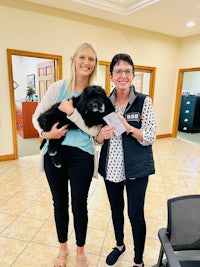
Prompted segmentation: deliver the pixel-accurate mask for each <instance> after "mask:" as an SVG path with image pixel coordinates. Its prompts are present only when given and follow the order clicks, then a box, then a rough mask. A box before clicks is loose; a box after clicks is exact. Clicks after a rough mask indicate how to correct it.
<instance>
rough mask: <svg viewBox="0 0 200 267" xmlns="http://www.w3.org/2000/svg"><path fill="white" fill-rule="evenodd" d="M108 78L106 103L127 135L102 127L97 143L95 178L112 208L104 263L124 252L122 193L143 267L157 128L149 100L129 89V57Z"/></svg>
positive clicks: (119, 59) (137, 262)
mask: <svg viewBox="0 0 200 267" xmlns="http://www.w3.org/2000/svg"><path fill="white" fill-rule="evenodd" d="M110 78H111V81H112V82H113V83H114V85H115V88H114V90H113V91H112V93H111V95H110V99H111V101H112V103H113V105H114V107H115V111H116V113H117V114H118V116H119V118H120V120H121V122H122V123H123V125H124V128H125V132H124V133H122V134H121V135H119V136H116V135H115V134H114V130H115V128H114V127H113V126H108V125H107V126H105V127H103V128H102V129H101V131H100V132H99V134H98V135H97V137H96V141H97V142H98V143H100V144H102V148H101V154H100V160H99V173H100V175H101V176H103V178H104V180H105V186H106V191H107V195H108V199H109V202H110V207H111V212H112V221H113V227H114V233H115V239H116V247H114V248H113V249H112V251H111V252H110V254H109V255H108V256H107V258H106V264H107V266H114V265H115V263H116V262H117V260H118V259H119V257H120V256H121V255H122V254H123V253H124V252H125V250H126V247H125V243H124V188H125V189H126V194H127V205H128V217H129V220H130V223H131V227H132V235H133V242H134V259H133V261H134V263H133V267H143V266H144V262H143V253H144V246H145V238H146V223H145V217H144V202H145V193H146V189H147V184H148V179H149V175H151V174H154V173H155V168H154V159H153V152H152V144H153V143H154V141H155V139H156V122H155V116H154V111H153V106H152V100H151V98H150V97H149V96H147V95H144V94H141V93H138V92H136V91H135V88H134V86H133V79H134V64H133V61H132V59H131V57H130V56H129V55H127V54H117V55H115V56H114V57H113V59H112V61H111V64H110Z"/></svg>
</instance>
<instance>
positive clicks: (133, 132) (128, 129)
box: [118, 114, 143, 141]
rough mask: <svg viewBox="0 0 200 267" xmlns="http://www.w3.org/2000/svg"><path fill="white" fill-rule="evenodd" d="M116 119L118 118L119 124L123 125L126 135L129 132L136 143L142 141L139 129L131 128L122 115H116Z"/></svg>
mask: <svg viewBox="0 0 200 267" xmlns="http://www.w3.org/2000/svg"><path fill="white" fill-rule="evenodd" d="M118 117H119V118H120V120H121V122H122V123H123V125H124V127H125V128H126V133H127V134H129V133H130V132H131V135H132V137H134V138H135V139H137V140H138V141H143V134H142V131H141V130H140V129H138V128H135V127H133V126H131V125H130V124H129V123H128V122H127V120H126V119H125V118H124V117H123V116H122V115H119V114H118Z"/></svg>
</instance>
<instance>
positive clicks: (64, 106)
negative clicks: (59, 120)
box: [58, 100, 102, 137]
mask: <svg viewBox="0 0 200 267" xmlns="http://www.w3.org/2000/svg"><path fill="white" fill-rule="evenodd" d="M58 108H59V109H60V110H61V111H62V112H65V113H66V114H67V118H68V119H70V120H71V121H72V122H74V123H75V124H76V125H77V126H78V128H79V129H81V130H82V131H84V132H85V133H87V134H89V135H91V136H93V137H95V136H96V135H97V134H98V133H99V131H100V130H101V128H102V125H97V126H93V127H90V128H89V127H88V126H86V124H85V122H84V120H83V118H82V116H81V114H80V113H79V112H78V110H77V109H76V108H74V107H73V101H72V100H63V101H62V102H61V104H60V105H59V107H58Z"/></svg>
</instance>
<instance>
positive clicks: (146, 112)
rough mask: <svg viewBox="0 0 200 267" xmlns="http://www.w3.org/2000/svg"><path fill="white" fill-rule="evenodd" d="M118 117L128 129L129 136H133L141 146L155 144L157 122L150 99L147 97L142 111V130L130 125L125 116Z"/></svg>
mask: <svg viewBox="0 0 200 267" xmlns="http://www.w3.org/2000/svg"><path fill="white" fill-rule="evenodd" d="M118 116H119V118H120V119H121V121H122V123H123V124H124V126H125V128H126V132H127V134H131V136H132V137H133V138H135V139H137V140H138V142H139V143H140V144H141V145H143V146H148V145H151V144H153V143H154V142H155V140H156V121H155V115H154V111H153V105H152V100H151V98H150V97H148V96H147V97H146V98H145V100H144V104H143V109H142V126H141V128H140V129H138V128H135V127H133V126H132V125H130V124H129V123H128V122H127V121H126V119H125V118H124V117H123V116H121V115H118Z"/></svg>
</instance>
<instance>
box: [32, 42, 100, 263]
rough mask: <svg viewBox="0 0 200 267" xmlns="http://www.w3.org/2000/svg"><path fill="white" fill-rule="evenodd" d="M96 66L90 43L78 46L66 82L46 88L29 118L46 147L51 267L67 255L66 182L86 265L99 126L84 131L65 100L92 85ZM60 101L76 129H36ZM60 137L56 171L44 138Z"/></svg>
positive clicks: (79, 260)
mask: <svg viewBox="0 0 200 267" xmlns="http://www.w3.org/2000/svg"><path fill="white" fill-rule="evenodd" d="M97 63H98V60H97V54H96V52H95V50H94V48H93V47H92V46H91V44H88V43H83V44H81V45H80V46H79V47H78V48H77V49H76V51H75V52H74V54H73V56H72V58H71V68H70V74H69V77H68V79H67V80H60V81H57V82H55V83H53V84H52V85H51V86H50V87H49V88H48V90H47V92H46V94H45V96H44V97H43V99H42V101H41V102H40V104H39V105H38V107H37V109H36V111H35V113H34V115H33V124H34V127H35V128H36V129H37V130H38V132H39V134H40V136H42V137H43V138H46V139H47V142H46V146H45V147H44V148H43V153H44V170H45V174H46V177H47V181H48V183H49V187H50V190H51V193H52V198H53V207H54V215H55V224H56V230H57V236H58V241H59V243H60V247H59V253H58V256H57V257H56V260H55V264H54V267H65V266H66V258H67V255H68V253H69V249H68V243H67V241H68V225H69V211H68V208H69V192H68V191H69V188H68V182H69V183H70V189H71V192H70V193H71V194H70V195H71V206H72V213H73V222H74V230H75V237H76V245H77V248H76V251H77V267H87V266H88V265H87V258H86V256H85V251H84V245H85V241H86V232H87V224H88V213H87V198H88V191H89V187H90V183H91V180H92V177H93V172H94V143H93V138H92V137H95V136H96V135H97V134H98V132H99V131H100V127H98V126H95V127H91V128H88V127H87V126H86V125H85V124H84V121H83V119H82V117H81V115H80V114H79V113H78V111H77V110H76V109H74V108H73V105H72V102H71V101H68V99H69V98H70V97H72V96H74V97H76V96H78V95H80V94H81V92H82V91H83V90H84V88H85V87H86V86H88V85H92V84H93V83H94V79H95V76H96V73H97ZM60 101H61V104H60V106H59V109H60V110H62V111H63V112H65V113H66V115H67V117H68V118H69V119H70V120H71V121H73V122H75V123H76V124H77V125H78V126H79V129H70V130H68V129H67V125H65V126H63V127H62V128H59V129H58V128H57V125H58V123H56V124H54V125H53V127H52V128H51V130H50V131H49V132H44V131H43V129H41V127H40V126H39V124H38V121H37V118H38V117H39V115H40V114H41V113H42V112H44V111H46V110H47V109H49V108H50V107H51V106H52V105H53V104H55V103H56V102H60ZM63 135H65V139H64V141H63V142H62V167H61V168H56V167H55V166H54V165H53V164H52V162H51V159H50V157H49V155H48V153H46V152H47V146H48V139H53V138H54V139H56V138H61V137H62V136H63ZM80 170H81V171H80Z"/></svg>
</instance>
